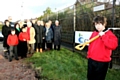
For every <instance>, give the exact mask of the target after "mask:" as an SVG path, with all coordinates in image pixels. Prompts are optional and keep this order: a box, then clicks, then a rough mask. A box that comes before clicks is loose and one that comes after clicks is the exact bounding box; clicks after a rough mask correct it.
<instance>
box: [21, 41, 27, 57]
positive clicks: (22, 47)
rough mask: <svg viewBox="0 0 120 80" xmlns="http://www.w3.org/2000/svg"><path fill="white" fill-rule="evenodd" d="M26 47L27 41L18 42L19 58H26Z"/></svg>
mask: <svg viewBox="0 0 120 80" xmlns="http://www.w3.org/2000/svg"><path fill="white" fill-rule="evenodd" d="M27 52H28V46H27V41H20V56H21V58H25V57H27Z"/></svg>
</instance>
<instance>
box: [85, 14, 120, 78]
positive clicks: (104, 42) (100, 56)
mask: <svg viewBox="0 0 120 80" xmlns="http://www.w3.org/2000/svg"><path fill="white" fill-rule="evenodd" d="M93 22H94V25H95V28H96V31H94V32H93V33H92V35H91V37H90V39H91V38H93V37H95V36H97V35H99V36H100V37H99V38H98V39H96V40H95V41H93V42H91V43H90V45H89V47H88V54H87V58H88V73H87V78H88V80H105V76H106V73H107V70H108V65H109V62H110V61H111V57H110V56H111V54H112V50H114V49H116V47H117V46H118V39H117V37H116V36H115V35H114V34H113V33H112V31H110V30H108V29H107V27H105V26H106V24H107V19H106V18H105V17H101V16H97V17H95V18H94V21H93Z"/></svg>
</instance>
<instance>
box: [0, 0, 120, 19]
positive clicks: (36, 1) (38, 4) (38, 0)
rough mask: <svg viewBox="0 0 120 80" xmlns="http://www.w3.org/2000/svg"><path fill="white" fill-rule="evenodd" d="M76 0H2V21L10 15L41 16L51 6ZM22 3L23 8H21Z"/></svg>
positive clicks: (23, 17) (0, 16) (57, 7)
mask: <svg viewBox="0 0 120 80" xmlns="http://www.w3.org/2000/svg"><path fill="white" fill-rule="evenodd" d="M98 1H109V0H98ZM116 1H119V2H120V0H116ZM75 2H76V0H0V3H1V4H0V12H1V13H0V21H4V20H5V19H7V18H8V16H12V18H13V21H16V20H19V19H25V18H34V17H39V16H40V15H42V14H43V11H44V10H46V8H47V7H50V8H51V9H52V11H54V12H55V11H58V10H62V9H64V8H66V7H68V6H71V5H73V4H74V3H75ZM22 4H23V8H21V5H22ZM55 8H56V9H57V10H55ZM22 14H23V16H22Z"/></svg>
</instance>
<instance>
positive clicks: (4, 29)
mask: <svg viewBox="0 0 120 80" xmlns="http://www.w3.org/2000/svg"><path fill="white" fill-rule="evenodd" d="M4 24H5V25H3V26H2V35H3V36H4V40H3V47H4V52H5V54H4V56H5V57H7V52H8V50H9V46H8V44H7V37H8V35H9V34H10V31H11V27H10V23H9V21H8V20H5V22H4Z"/></svg>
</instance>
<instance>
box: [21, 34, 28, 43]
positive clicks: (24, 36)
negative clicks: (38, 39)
mask: <svg viewBox="0 0 120 80" xmlns="http://www.w3.org/2000/svg"><path fill="white" fill-rule="evenodd" d="M19 40H20V41H27V40H28V33H27V32H21V33H20V34H19Z"/></svg>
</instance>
